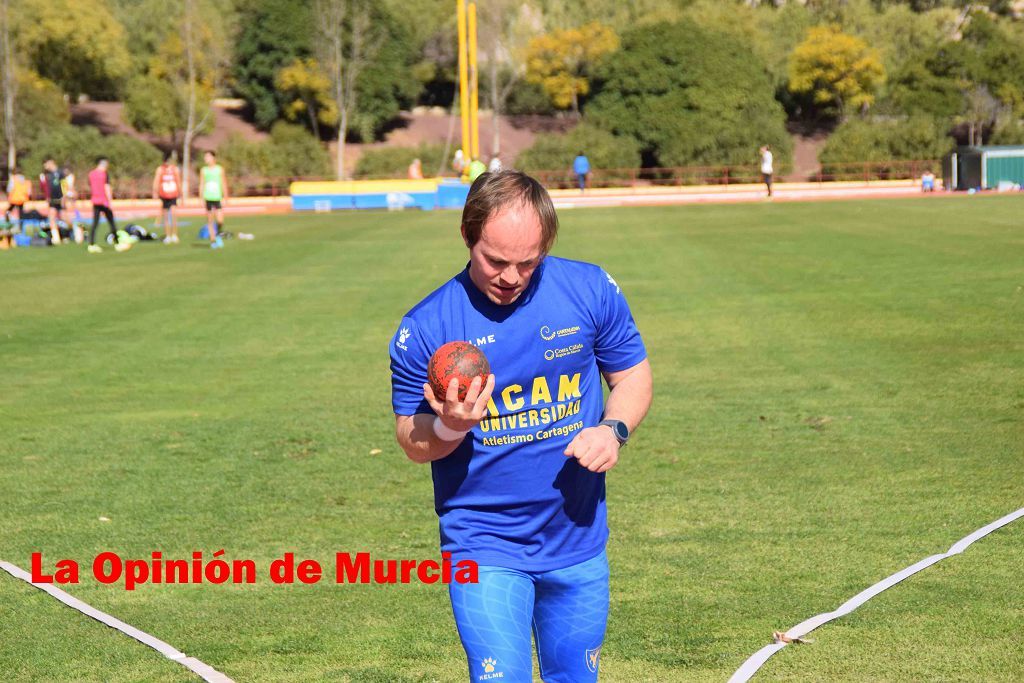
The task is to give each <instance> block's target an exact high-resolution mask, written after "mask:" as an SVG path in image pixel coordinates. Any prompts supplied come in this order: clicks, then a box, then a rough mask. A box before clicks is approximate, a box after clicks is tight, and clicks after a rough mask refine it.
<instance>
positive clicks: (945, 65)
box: [0, 0, 1024, 176]
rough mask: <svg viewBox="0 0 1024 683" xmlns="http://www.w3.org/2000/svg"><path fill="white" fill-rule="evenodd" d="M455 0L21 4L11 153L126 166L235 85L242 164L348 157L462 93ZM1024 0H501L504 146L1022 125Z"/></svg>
mask: <svg viewBox="0 0 1024 683" xmlns="http://www.w3.org/2000/svg"><path fill="white" fill-rule="evenodd" d="M454 9H455V8H454V3H453V2H451V0H403V1H401V2H400V1H399V0H172V1H171V2H167V1H166V0H94V1H93V2H90V3H88V5H83V4H81V3H78V2H74V1H73V0H0V86H2V90H3V107H2V108H0V114H2V120H3V126H2V128H0V135H2V138H3V141H4V149H5V151H6V152H7V154H6V157H7V165H8V166H10V165H13V164H14V163H16V162H17V161H19V160H20V161H21V162H22V163H23V165H31V164H35V163H36V161H37V160H38V159H39V158H41V157H42V156H44V155H53V154H58V153H60V154H65V155H68V157H69V159H70V158H78V157H79V156H81V155H83V154H86V150H88V153H90V154H91V153H92V152H93V151H94V150H95V149H97V148H103V147H107V148H110V149H111V150H113V149H117V150H119V151H121V152H122V153H124V154H126V155H129V157H130V159H131V161H130V163H128V164H126V165H125V166H124V168H125V169H127V168H128V167H129V166H130V167H131V168H132V169H134V168H135V167H136V166H138V167H139V168H141V167H142V166H144V165H145V164H146V163H149V160H150V159H152V158H155V157H154V155H156V154H158V153H159V150H158V149H157V148H160V149H163V150H168V149H172V148H176V149H178V150H179V152H180V153H183V154H184V156H186V157H188V156H189V155H192V154H194V153H195V152H196V151H197V150H196V148H195V144H196V140H197V138H199V139H203V138H202V137H201V136H203V135H204V134H206V133H208V132H209V131H210V129H211V126H212V123H213V121H214V119H215V116H214V114H213V112H212V108H213V106H214V103H215V101H216V100H217V99H218V98H234V99H236V100H241V102H242V104H243V108H242V115H243V116H244V117H245V118H246V119H247V120H248V121H249V122H250V123H251V124H252V125H253V126H254V127H255V128H256V129H258V130H260V131H263V133H265V135H263V136H261V137H260V138H259V139H258V138H257V137H256V136H250V137H249V138H244V139H243V138H233V139H232V140H231V141H230V144H228V143H225V144H223V145H222V147H223V150H222V152H223V153H224V154H225V155H226V156H225V159H224V161H225V163H226V164H228V165H234V166H235V167H237V168H238V169H239V170H241V169H243V168H245V169H250V170H251V172H252V173H254V174H257V173H284V174H294V175H339V176H340V175H345V174H347V173H349V171H350V170H351V169H352V168H354V165H353V164H352V163H351V159H349V160H348V161H349V162H348V163H346V150H347V149H348V146H349V145H352V144H358V145H362V146H370V147H373V146H374V145H375V144H376V143H378V142H379V141H380V140H382V139H384V137H385V136H386V135H388V133H389V131H392V130H393V129H394V128H395V126H396V125H401V121H402V120H403V119H402V117H401V114H402V112H407V111H409V110H410V109H412V108H414V107H417V106H419V107H433V108H443V109H444V110H446V111H448V112H455V111H457V60H456V37H455V20H454V14H455V12H454ZM1022 12H1024V2H1012V1H1010V0H992V1H990V2H964V1H961V0H905V1H897V0H804V1H802V2H801V1H798V0H788V1H787V0H774V1H760V2H759V1H757V0H637V1H636V2H630V3H623V2H620V1H619V0H592V1H590V2H584V1H583V0H575V1H570V0H488V1H483V2H481V3H480V22H479V26H480V28H479V60H480V73H479V79H480V99H481V103H480V104H481V108H482V109H484V110H487V111H488V112H494V113H495V114H496V115H499V116H497V117H495V118H493V119H492V121H493V122H494V124H493V125H490V126H489V127H488V136H487V139H485V140H482V146H483V149H484V156H485V157H489V156H491V155H492V154H496V153H498V152H499V151H502V152H504V150H502V136H503V135H505V136H508V135H509V133H510V131H509V129H508V125H509V124H508V121H509V120H511V119H508V118H505V117H531V116H532V117H538V116H543V117H549V118H550V117H553V118H554V119H557V120H559V121H561V122H562V123H560V124H559V125H555V126H548V127H549V128H552V129H554V130H556V131H563V132H549V133H544V134H541V135H539V136H537V137H536V141H535V142H534V144H533V147H531V148H529V149H526V150H524V151H522V152H521V153H520V154H519V155H518V159H511V158H504V161H505V163H506V164H509V163H517V164H518V165H520V166H522V167H524V168H531V169H537V170H541V169H542V167H544V166H554V165H559V164H560V165H562V166H564V165H565V164H567V163H568V160H569V158H571V155H573V154H575V151H577V149H578V148H579V147H586V148H588V149H592V150H593V156H595V157H596V160H597V163H598V164H600V165H604V164H610V165H611V164H613V165H615V166H616V167H618V168H631V167H632V168H638V167H641V166H644V167H656V166H673V167H674V166H720V165H728V166H745V165H746V166H749V165H752V164H753V163H754V162H755V160H756V150H757V148H758V147H759V146H760V145H761V144H764V143H770V144H772V145H773V147H774V148H775V149H776V150H777V155H776V158H777V159H778V160H779V162H780V164H781V165H782V166H783V167H785V166H786V165H787V164H789V163H790V161H791V151H792V142H791V140H792V137H791V133H792V131H794V130H800V131H804V132H807V133H808V134H809V135H810V134H814V135H819V136H825V135H827V141H826V142H825V143H824V147H823V148H822V150H821V161H822V163H823V164H825V165H826V167H827V166H828V165H829V164H832V165H835V164H842V163H846V162H851V161H889V160H899V159H911V158H936V157H938V156H940V155H942V154H944V153H945V152H947V151H949V150H950V149H952V148H953V147H954V146H955V145H956V144H958V143H959V144H983V143H1002V144H1006V143H1024V125H1022V118H1024V19H1022V16H1021V13H1022ZM83 101H106V102H121V103H123V110H122V111H123V114H122V116H123V118H124V121H125V124H126V125H129V126H130V127H131V128H132V129H134V131H137V132H138V133H140V134H144V135H145V141H141V142H140V141H139V140H138V139H136V140H135V142H138V143H139V145H145V146H146V147H139V146H138V145H136V144H134V143H132V144H129V143H127V142H125V141H123V140H121V139H120V138H115V137H111V138H110V139H107V138H106V137H102V136H101V137H97V136H100V132H99V131H97V130H92V129H90V128H88V127H82V126H74V127H72V126H71V123H70V121H71V117H70V107H71V105H72V104H74V103H77V102H83ZM406 118H407V117H406ZM500 121H503V122H505V125H497V122H500ZM456 128H457V127H456ZM564 131H568V132H564ZM453 136H454V137H453ZM457 136H458V131H457V130H455V131H451V132H450V133H448V134H446V135H439V136H438V139H432V140H424V141H417V144H415V145H409V146H408V147H407V148H402V149H400V150H397V151H396V150H388V151H387V152H386V153H384V152H377V151H372V152H367V153H368V154H370V155H371V157H370V158H369V159H368V160H366V161H364V162H361V163H362V167H363V172H362V173H364V174H365V173H369V172H372V173H381V174H388V173H401V172H402V169H404V166H405V165H406V164H407V163H408V161H409V160H411V158H412V157H413V156H415V155H417V154H421V153H422V154H427V155H429V156H430V158H431V165H433V162H434V161H435V157H436V158H437V160H438V163H437V165H438V166H443V165H444V164H443V159H441V155H443V153H444V151H445V150H449V152H450V150H451V149H453V148H454V147H453V146H454V145H455V144H457V143H458V140H457ZM531 139H532V137H531ZM419 142H422V143H423V145H425V146H422V145H420V144H419ZM302 150H305V151H302ZM292 154H298V158H297V159H290V158H289V156H290V155H292ZM373 155H377V156H376V157H374V156H373ZM503 156H504V154H503ZM190 163H191V160H190ZM367 169H371V170H370V171H368V170H367ZM132 172H134V170H133V171H132Z"/></svg>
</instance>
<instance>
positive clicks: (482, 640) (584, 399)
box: [390, 171, 652, 683]
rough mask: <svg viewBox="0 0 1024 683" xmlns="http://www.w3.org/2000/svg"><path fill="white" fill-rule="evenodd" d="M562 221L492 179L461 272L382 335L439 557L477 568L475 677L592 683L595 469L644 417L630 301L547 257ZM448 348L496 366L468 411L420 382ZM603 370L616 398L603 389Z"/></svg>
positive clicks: (603, 530)
mask: <svg viewBox="0 0 1024 683" xmlns="http://www.w3.org/2000/svg"><path fill="white" fill-rule="evenodd" d="M557 229H558V221H557V217H556V215H555V210H554V207H553V206H552V204H551V199H550V197H549V196H548V194H547V192H546V191H545V190H544V188H543V187H541V185H540V184H539V183H537V181H535V180H534V179H532V178H530V177H529V176H526V175H524V174H522V173H519V172H516V171H504V172H500V173H485V174H484V175H482V176H480V178H478V179H477V181H476V182H475V183H474V184H473V187H472V188H471V189H470V192H469V196H468V198H467V200H466V206H465V209H464V211H463V214H462V236H463V239H464V241H465V243H466V245H467V246H468V247H469V256H470V262H469V265H468V266H467V268H466V269H465V270H463V271H462V272H461V273H459V274H458V275H457V276H456V277H454V278H453V279H452V280H450V281H448V282H447V283H446V284H444V285H443V286H442V287H441V288H439V289H438V290H436V291H435V292H433V293H432V294H430V295H429V296H428V297H427V298H426V299H424V300H423V301H422V302H421V303H420V304H418V305H417V306H416V307H415V308H413V309H412V310H411V311H410V312H409V313H408V314H407V315H406V316H405V317H404V318H403V319H402V322H401V324H400V325H399V329H398V332H397V333H396V334H395V336H394V339H393V340H392V342H391V349H390V352H391V370H392V403H393V407H394V412H395V415H396V436H397V438H398V442H399V444H400V445H401V446H402V448H403V450H404V451H405V452H406V454H407V455H408V456H409V458H410V459H412V460H413V461H415V462H420V463H427V462H429V463H431V467H432V470H433V480H434V505H435V510H436V511H437V514H438V517H439V519H440V531H441V548H442V550H444V551H449V552H451V553H452V555H453V557H452V561H453V562H457V561H459V560H460V559H470V560H474V561H476V562H477V563H478V564H479V566H480V570H479V577H480V580H479V583H477V584H456V583H453V584H451V588H450V597H451V601H452V608H453V611H454V614H455V621H456V624H457V626H458V629H459V636H460V638H461V640H462V644H463V647H464V648H465V650H466V656H467V658H468V663H469V674H470V680H472V681H480V680H485V681H486V680H491V679H500V680H502V681H505V682H511V683H516V682H519V681H523V682H528V681H531V679H532V670H533V667H532V660H531V630H532V635H533V638H534V639H535V642H536V647H537V655H538V663H539V667H540V671H541V676H542V678H543V679H544V681H546V683H563V682H569V681H571V682H573V683H578V682H581V681H583V682H586V681H596V680H597V671H598V663H599V656H600V648H601V643H602V641H603V639H604V632H605V626H606V624H607V618H608V562H607V558H606V556H605V545H606V543H607V540H608V527H607V521H606V509H605V472H607V471H608V470H610V469H611V468H612V467H614V466H615V464H616V463H617V462H618V458H619V449H620V447H621V446H622V445H623V444H624V443H625V440H626V439H627V438H628V437H629V434H630V432H632V431H633V430H634V429H636V427H637V425H639V424H640V422H641V420H643V418H644V415H645V414H646V413H647V409H648V407H649V406H650V402H651V385H652V380H651V369H650V365H649V364H648V361H647V354H646V351H645V349H644V345H643V342H642V340H641V339H640V334H639V332H638V331H637V328H636V325H635V324H634V322H633V318H632V316H631V314H630V312H629V307H628V306H627V304H626V300H625V297H624V296H623V295H622V292H621V291H620V289H619V287H618V285H617V284H616V283H615V281H614V280H613V279H612V278H611V277H610V276H609V275H608V274H607V273H605V272H604V271H603V270H601V268H599V267H598V266H594V265H590V264H587V263H581V262H578V261H570V260H567V259H562V258H557V257H553V256H548V255H547V254H548V252H549V251H550V249H551V246H552V245H553V243H554V240H555V236H556V233H557ZM454 340H468V341H470V342H473V343H474V344H477V345H478V346H480V347H481V348H482V349H483V351H484V352H485V353H486V354H487V356H488V359H489V361H490V365H491V368H492V371H493V372H494V373H495V375H492V376H491V378H489V379H488V381H487V383H486V385H484V386H481V382H480V380H479V379H477V380H474V383H473V386H472V387H471V390H470V392H469V394H468V395H467V396H466V399H465V401H461V402H460V401H459V400H458V396H457V390H456V384H455V383H454V382H453V383H452V385H451V386H450V387H449V390H448V393H447V395H446V396H443V397H438V396H435V395H434V393H433V391H432V389H431V388H430V385H429V384H427V383H426V379H427V363H428V361H429V359H430V356H431V355H432V353H433V351H434V350H435V349H437V348H438V347H439V346H441V345H442V344H444V343H446V342H449V341H454ZM602 377H603V378H604V380H605V381H606V382H607V383H608V385H609V387H610V388H611V392H610V394H609V395H608V400H607V402H605V401H603V396H602V386H601V379H602Z"/></svg>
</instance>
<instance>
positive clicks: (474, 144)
mask: <svg viewBox="0 0 1024 683" xmlns="http://www.w3.org/2000/svg"><path fill="white" fill-rule="evenodd" d="M478 74H479V71H478V70H477V67H476V3H475V2H471V3H469V84H470V85H469V98H470V99H469V146H470V149H469V151H470V156H472V158H473V159H479V158H480V98H479V97H478V95H479V88H478V84H479V82H480V79H479V78H478V77H477V76H478Z"/></svg>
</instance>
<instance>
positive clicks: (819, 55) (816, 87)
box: [789, 25, 885, 120]
mask: <svg viewBox="0 0 1024 683" xmlns="http://www.w3.org/2000/svg"><path fill="white" fill-rule="evenodd" d="M884 80H885V69H884V68H883V67H882V63H881V61H880V60H879V58H878V54H877V52H876V51H875V50H873V49H870V48H868V46H867V44H866V43H865V42H864V41H863V40H861V39H860V38H856V37H854V36H850V35H847V34H845V33H843V32H842V31H841V30H840V29H839V27H838V26H835V25H829V26H815V27H814V28H811V29H810V30H809V31H808V32H807V38H806V39H805V40H804V42H802V43H800V44H799V45H797V46H796V49H795V50H793V54H792V55H790V59H789V90H790V91H791V92H793V93H796V94H808V95H810V96H811V99H812V101H813V102H814V103H815V104H816V105H822V106H825V107H827V108H832V109H834V111H835V112H836V113H837V114H838V116H839V119H840V120H844V119H845V118H846V116H847V115H848V113H849V112H851V111H856V110H865V109H867V108H868V107H869V106H870V105H871V104H872V103H873V102H874V101H875V92H876V91H877V89H878V87H879V86H880V85H881V84H882V82H883V81H884Z"/></svg>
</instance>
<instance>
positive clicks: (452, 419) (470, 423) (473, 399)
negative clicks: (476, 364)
mask: <svg viewBox="0 0 1024 683" xmlns="http://www.w3.org/2000/svg"><path fill="white" fill-rule="evenodd" d="M494 383H495V379H494V375H493V374H492V375H490V376H488V377H487V383H486V384H484V383H483V382H482V381H481V379H480V378H479V377H474V378H473V382H472V383H471V384H470V385H469V391H467V392H466V399H465V400H464V401H460V400H459V380H457V379H455V378H452V380H451V381H450V382H449V383H448V392H447V393H446V394H445V396H444V401H439V400H438V399H437V396H435V395H434V389H433V387H431V386H430V385H429V384H424V385H423V398H425V399H426V400H427V403H429V404H430V407H431V408H433V409H434V412H435V413H437V415H438V417H440V418H441V422H442V423H443V424H444V426H445V427H448V428H449V429H451V430H454V431H457V432H467V431H469V430H470V429H472V428H473V427H475V426H477V425H478V424H479V423H480V421H481V420H483V419H484V415H486V414H487V402H488V401H490V400H491V392H493V391H494ZM481 385H483V386H482V387H481Z"/></svg>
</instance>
